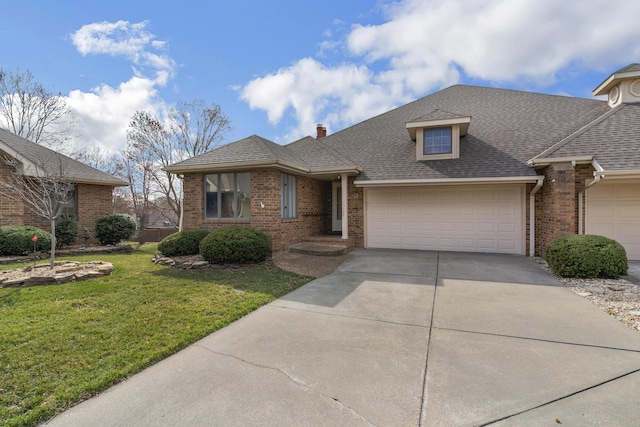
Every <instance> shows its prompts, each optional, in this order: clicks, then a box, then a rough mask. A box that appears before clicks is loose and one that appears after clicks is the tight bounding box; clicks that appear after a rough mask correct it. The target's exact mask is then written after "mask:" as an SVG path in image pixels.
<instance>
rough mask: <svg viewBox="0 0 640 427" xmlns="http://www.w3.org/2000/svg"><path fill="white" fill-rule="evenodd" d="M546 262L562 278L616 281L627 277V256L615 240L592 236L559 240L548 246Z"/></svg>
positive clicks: (578, 235)
mask: <svg viewBox="0 0 640 427" xmlns="http://www.w3.org/2000/svg"><path fill="white" fill-rule="evenodd" d="M546 260H547V263H548V264H549V267H550V268H551V271H553V273H554V274H556V275H558V276H560V277H578V278H596V277H600V278H605V279H617V278H618V277H620V276H624V275H625V274H627V270H628V268H629V265H628V262H627V253H626V251H625V250H624V248H623V247H622V245H621V244H620V243H618V242H616V241H615V240H612V239H609V238H607V237H603V236H596V235H592V234H576V235H571V236H563V237H559V238H557V239H555V240H552V241H551V242H550V243H549V245H548V246H547V253H546Z"/></svg>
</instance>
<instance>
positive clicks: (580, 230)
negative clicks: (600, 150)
mask: <svg viewBox="0 0 640 427" xmlns="http://www.w3.org/2000/svg"><path fill="white" fill-rule="evenodd" d="M591 166H593V168H594V169H595V170H596V171H595V172H594V173H593V181H591V182H590V183H588V184H587V185H585V186H584V188H583V189H582V190H581V191H580V192H579V193H578V234H583V233H584V231H583V228H584V227H583V225H582V224H583V222H584V218H583V217H584V214H583V213H582V212H583V207H584V197H585V193H586V192H587V190H588V189H589V188H591V187H593V186H594V185H596V184H597V183H599V182H600V180H601V179H602V178H603V177H604V175H600V174H598V172H603V171H604V169H602V166H600V165H599V164H598V162H596V161H595V160H592V161H591Z"/></svg>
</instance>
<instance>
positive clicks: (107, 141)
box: [67, 76, 159, 153]
mask: <svg viewBox="0 0 640 427" xmlns="http://www.w3.org/2000/svg"><path fill="white" fill-rule="evenodd" d="M155 95H156V91H155V89H154V82H153V81H152V80H149V79H145V78H143V77H137V76H134V77H132V78H131V79H129V80H128V81H126V82H123V83H121V84H120V85H118V87H117V88H113V87H111V86H108V85H101V86H99V87H97V88H94V89H93V90H92V91H91V92H82V91H80V90H74V91H71V92H70V93H69V96H68V97H67V102H68V104H69V106H70V107H71V108H73V109H74V110H75V112H76V117H77V121H78V125H79V129H80V130H81V131H82V135H81V136H80V141H79V144H80V145H82V146H86V147H96V146H97V147H101V148H102V149H104V150H106V151H108V152H112V153H113V152H117V151H119V150H120V149H122V148H123V147H124V145H125V143H126V140H127V138H126V137H127V126H128V124H129V120H130V118H131V116H132V115H133V114H134V113H135V112H136V111H137V110H147V111H157V109H158V108H159V107H158V104H157V100H156V96H155Z"/></svg>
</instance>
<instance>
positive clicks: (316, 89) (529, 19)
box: [240, 0, 640, 136]
mask: <svg viewBox="0 0 640 427" xmlns="http://www.w3.org/2000/svg"><path fill="white" fill-rule="evenodd" d="M383 11H384V13H385V22H384V23H382V24H379V25H360V24H354V25H353V26H352V27H351V29H350V30H349V32H348V34H347V35H346V36H345V37H344V39H342V40H341V41H340V43H342V45H343V47H344V49H345V50H346V51H347V52H348V53H349V54H350V55H352V56H351V57H350V58H349V61H352V63H345V62H342V63H341V64H339V65H336V66H325V65H323V64H322V63H320V62H318V61H316V60H313V59H310V58H304V59H301V60H299V61H297V62H295V63H294V64H293V65H291V66H290V67H286V68H282V69H280V70H278V71H277V72H275V73H272V74H269V75H266V76H261V77H257V78H255V79H254V80H252V81H250V82H249V83H247V84H246V85H245V86H244V87H243V88H242V89H241V91H240V93H241V98H242V99H243V100H244V101H246V102H247V103H248V104H249V106H250V107H251V108H252V109H261V110H264V111H266V112H267V115H268V117H269V120H270V121H271V122H272V123H274V124H278V123H280V121H281V120H283V119H284V118H285V117H287V115H288V114H290V115H291V116H292V117H293V118H294V120H295V121H296V124H295V126H294V129H292V130H291V131H290V132H289V134H288V135H287V136H300V135H305V134H309V133H312V130H313V129H314V127H313V123H315V122H323V121H327V122H329V125H330V126H336V127H343V126H345V125H348V124H351V123H354V122H356V121H358V120H361V119H362V118H366V117H370V116H372V115H374V114H376V113H378V112H380V111H381V109H386V108H388V107H390V106H392V105H398V104H400V103H403V102H406V100H407V99H411V98H416V97H418V96H423V95H425V94H426V93H428V92H430V91H433V90H436V89H439V88H441V87H445V86H448V85H451V84H454V83H456V82H458V81H460V80H461V79H462V78H469V79H479V80H483V81H486V82H488V83H497V84H501V83H502V84H504V83H527V84H533V85H538V86H542V87H544V86H545V85H549V84H551V83H553V82H554V81H555V79H556V78H557V75H558V74H559V73H560V72H562V71H564V70H567V69H571V68H581V69H583V70H584V69H595V70H598V71H609V70H611V71H612V69H613V68H615V67H617V66H623V65H626V64H628V63H631V62H637V61H638V58H640V44H638V43H637V40H638V39H639V38H640V26H639V25H637V17H638V16H640V2H621V1H614V2H611V1H609V0H591V1H589V2H582V1H557V0H477V1H473V2H469V1H468V0H402V1H398V2H394V3H391V4H388V5H387V6H384V7H383ZM326 34H327V37H331V35H332V34H334V33H333V32H332V31H327V32H326ZM338 51H339V49H337V47H336V45H335V41H334V40H328V41H325V42H322V43H320V52H319V54H320V57H322V58H323V59H324V57H326V56H327V53H328V52H338ZM356 64H359V65H356ZM595 84H597V82H594V85H595Z"/></svg>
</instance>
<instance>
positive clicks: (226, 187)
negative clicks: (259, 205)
mask: <svg viewBox="0 0 640 427" xmlns="http://www.w3.org/2000/svg"><path fill="white" fill-rule="evenodd" d="M204 194H205V208H204V216H205V218H207V219H214V218H231V219H249V218H250V217H251V173H250V172H230V173H212V174H207V175H205V177H204Z"/></svg>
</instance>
